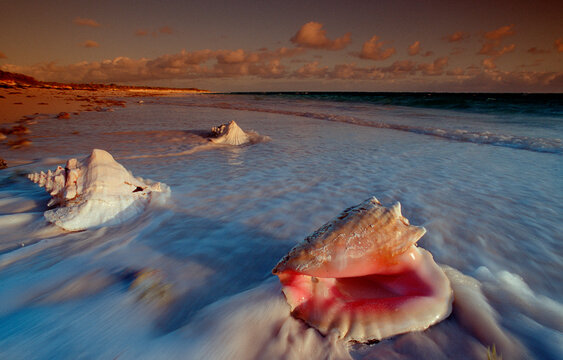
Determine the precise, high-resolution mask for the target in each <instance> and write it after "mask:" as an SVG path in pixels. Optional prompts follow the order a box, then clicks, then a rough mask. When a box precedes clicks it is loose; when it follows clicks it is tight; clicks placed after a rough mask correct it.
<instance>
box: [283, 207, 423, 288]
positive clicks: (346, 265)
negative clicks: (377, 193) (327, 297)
mask: <svg viewBox="0 0 563 360" xmlns="http://www.w3.org/2000/svg"><path fill="white" fill-rule="evenodd" d="M425 232H426V229H424V228H423V227H419V226H413V225H410V224H409V221H408V220H407V219H406V218H405V217H403V215H402V214H401V204H400V203H396V204H395V205H394V206H393V207H391V208H390V209H389V208H386V207H384V206H382V205H381V203H380V202H379V200H377V199H376V198H375V197H372V198H370V199H367V200H365V201H364V202H362V203H361V204H359V205H357V206H354V207H351V208H348V209H346V210H344V211H343V212H342V213H341V214H340V215H338V216H337V217H335V218H334V219H332V220H331V221H329V222H328V223H326V224H324V225H323V226H321V227H320V228H319V229H318V230H317V231H315V232H314V233H313V234H311V235H309V236H308V237H307V238H306V239H305V241H303V242H302V243H301V244H299V245H297V246H295V247H294V248H293V249H292V250H291V251H290V252H289V254H288V255H286V256H285V257H284V258H283V259H282V260H281V261H280V262H279V263H278V265H277V266H276V267H275V268H274V270H273V273H274V274H277V273H279V272H282V271H296V272H299V273H301V274H306V275H311V276H316V277H343V276H361V275H366V274H372V273H373V272H374V271H376V270H377V269H376V268H380V269H384V268H388V267H389V266H391V265H392V264H393V263H394V262H395V261H394V258H395V257H396V256H397V255H399V254H402V253H404V252H405V251H406V250H407V249H408V248H410V247H411V246H412V245H413V244H415V243H416V242H417V241H418V239H420V238H421V237H422V236H423V235H424V233H425ZM343 271H346V273H345V274H343Z"/></svg>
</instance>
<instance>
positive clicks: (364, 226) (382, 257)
mask: <svg viewBox="0 0 563 360" xmlns="http://www.w3.org/2000/svg"><path fill="white" fill-rule="evenodd" d="M425 232H426V230H425V229H424V228H423V227H418V226H413V225H410V224H409V221H408V220H407V219H406V218H405V217H403V216H402V214H401V206H400V204H399V203H396V204H395V205H394V206H393V207H391V208H390V209H388V208H385V207H383V206H382V205H381V203H380V202H379V201H378V200H377V199H376V198H375V197H372V198H370V199H368V200H366V201H364V202H362V203H361V204H359V205H357V206H354V207H351V208H349V209H346V210H344V211H343V212H342V213H341V214H340V215H339V216H337V217H336V218H334V219H333V220H331V221H330V222H328V223H326V224H325V225H323V226H321V228H320V229H318V230H317V231H315V232H314V233H313V234H311V235H310V236H308V237H307V238H306V239H305V241H304V242H303V243H301V244H299V245H297V246H296V247H294V248H293V249H292V250H291V251H290V252H289V254H288V255H286V256H285V257H284V258H283V259H282V260H281V261H280V262H279V263H278V264H277V266H276V267H275V268H274V269H273V273H274V274H275V275H277V276H278V277H279V279H280V281H281V283H282V285H283V288H282V291H283V293H284V295H285V297H286V300H287V302H288V304H289V306H290V307H291V311H292V314H293V316H295V317H297V318H299V319H302V320H304V321H305V322H307V323H308V324H309V325H311V326H313V327H315V328H316V329H317V330H319V331H320V332H321V333H322V334H325V335H326V334H328V333H331V332H338V333H339V336H340V337H341V338H343V339H346V340H353V341H359V342H367V341H371V340H380V339H383V338H386V337H389V336H393V335H396V334H400V333H404V332H408V331H416V330H424V329H426V328H428V327H429V326H430V325H432V324H434V323H436V322H438V321H441V320H442V319H444V318H445V317H447V316H448V315H449V314H450V312H451V304H452V290H451V287H450V283H449V280H448V278H447V277H446V275H445V274H444V272H443V271H442V270H441V269H440V267H439V266H438V265H437V264H436V263H435V262H434V260H433V258H432V255H431V254H430V253H429V252H428V251H426V250H424V249H421V248H418V247H417V246H416V242H417V241H418V240H419V239H420V238H421V237H422V236H423V235H424V233H425Z"/></svg>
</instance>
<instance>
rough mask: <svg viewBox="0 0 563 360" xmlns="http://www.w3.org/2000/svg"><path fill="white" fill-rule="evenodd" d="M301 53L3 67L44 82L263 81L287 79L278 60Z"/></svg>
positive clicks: (201, 53)
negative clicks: (242, 78) (241, 78)
mask: <svg viewBox="0 0 563 360" xmlns="http://www.w3.org/2000/svg"><path fill="white" fill-rule="evenodd" d="M303 51H305V50H304V49H300V48H293V49H288V48H279V49H276V50H273V51H259V52H246V51H244V50H242V49H238V50H210V49H204V50H198V51H191V52H188V51H181V52H179V53H176V54H165V55H162V56H159V57H157V58H155V59H130V58H127V57H117V58H115V59H113V60H104V61H101V62H85V61H84V62H79V63H76V64H71V65H65V66H60V65H57V64H55V63H53V62H51V63H43V64H37V65H33V66H17V65H5V66H2V68H6V69H10V70H6V71H14V72H21V73H25V74H30V75H31V76H34V77H36V78H37V79H40V80H44V81H62V82H142V81H147V80H163V79H204V78H227V77H240V76H254V77H258V78H264V79H272V78H281V77H284V76H287V75H288V71H287V69H286V67H285V66H284V65H283V64H282V62H281V60H282V59H285V58H292V57H294V56H297V55H299V54H302V53H303Z"/></svg>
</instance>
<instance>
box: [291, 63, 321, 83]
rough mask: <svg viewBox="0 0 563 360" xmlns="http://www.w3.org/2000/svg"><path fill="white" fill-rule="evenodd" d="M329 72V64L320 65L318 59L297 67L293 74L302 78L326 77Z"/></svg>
mask: <svg viewBox="0 0 563 360" xmlns="http://www.w3.org/2000/svg"><path fill="white" fill-rule="evenodd" d="M327 74H328V66H320V63H319V62H318V61H313V62H312V63H308V64H305V65H303V66H301V67H300V68H299V69H297V70H296V71H295V72H294V73H293V76H294V77H297V78H301V79H305V78H324V77H326V76H327Z"/></svg>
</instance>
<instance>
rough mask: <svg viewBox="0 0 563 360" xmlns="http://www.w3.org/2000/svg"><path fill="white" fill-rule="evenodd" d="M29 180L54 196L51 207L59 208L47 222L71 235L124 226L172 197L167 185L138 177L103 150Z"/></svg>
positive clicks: (33, 176) (52, 212)
mask: <svg viewBox="0 0 563 360" xmlns="http://www.w3.org/2000/svg"><path fill="white" fill-rule="evenodd" d="M28 178H29V179H30V180H31V181H33V182H35V183H37V184H38V185H39V186H41V187H45V190H47V192H48V193H49V194H50V195H51V200H50V201H49V203H48V204H47V205H48V206H54V207H55V208H54V209H51V210H47V211H46V212H45V213H44V216H45V218H46V219H47V220H48V221H49V222H51V223H54V224H55V225H57V226H59V227H61V228H63V229H65V230H70V231H77V230H84V229H88V228H92V227H98V226H107V225H115V224H118V223H121V222H123V221H125V220H128V219H129V218H131V217H133V216H135V215H138V214H139V213H141V212H142V211H143V210H144V209H145V208H146V206H147V205H148V204H149V202H151V201H155V200H159V199H166V198H168V197H169V195H170V189H169V188H168V186H167V185H165V184H163V183H159V182H154V181H151V180H145V179H142V178H140V177H134V176H133V175H132V174H131V172H130V171H128V170H127V169H126V168H125V167H123V165H121V164H119V163H118V162H117V161H115V160H114V158H113V157H112V156H111V154H110V153H108V152H107V151H104V150H100V149H94V150H93V151H92V154H90V156H88V157H86V158H84V159H82V160H77V159H70V160H68V161H67V162H66V166H65V167H64V168H63V167H62V166H59V167H57V169H56V170H54V171H51V170H49V171H47V173H44V172H43V171H41V172H40V173H33V174H29V175H28ZM138 189H142V190H141V191H139V190H138Z"/></svg>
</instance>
